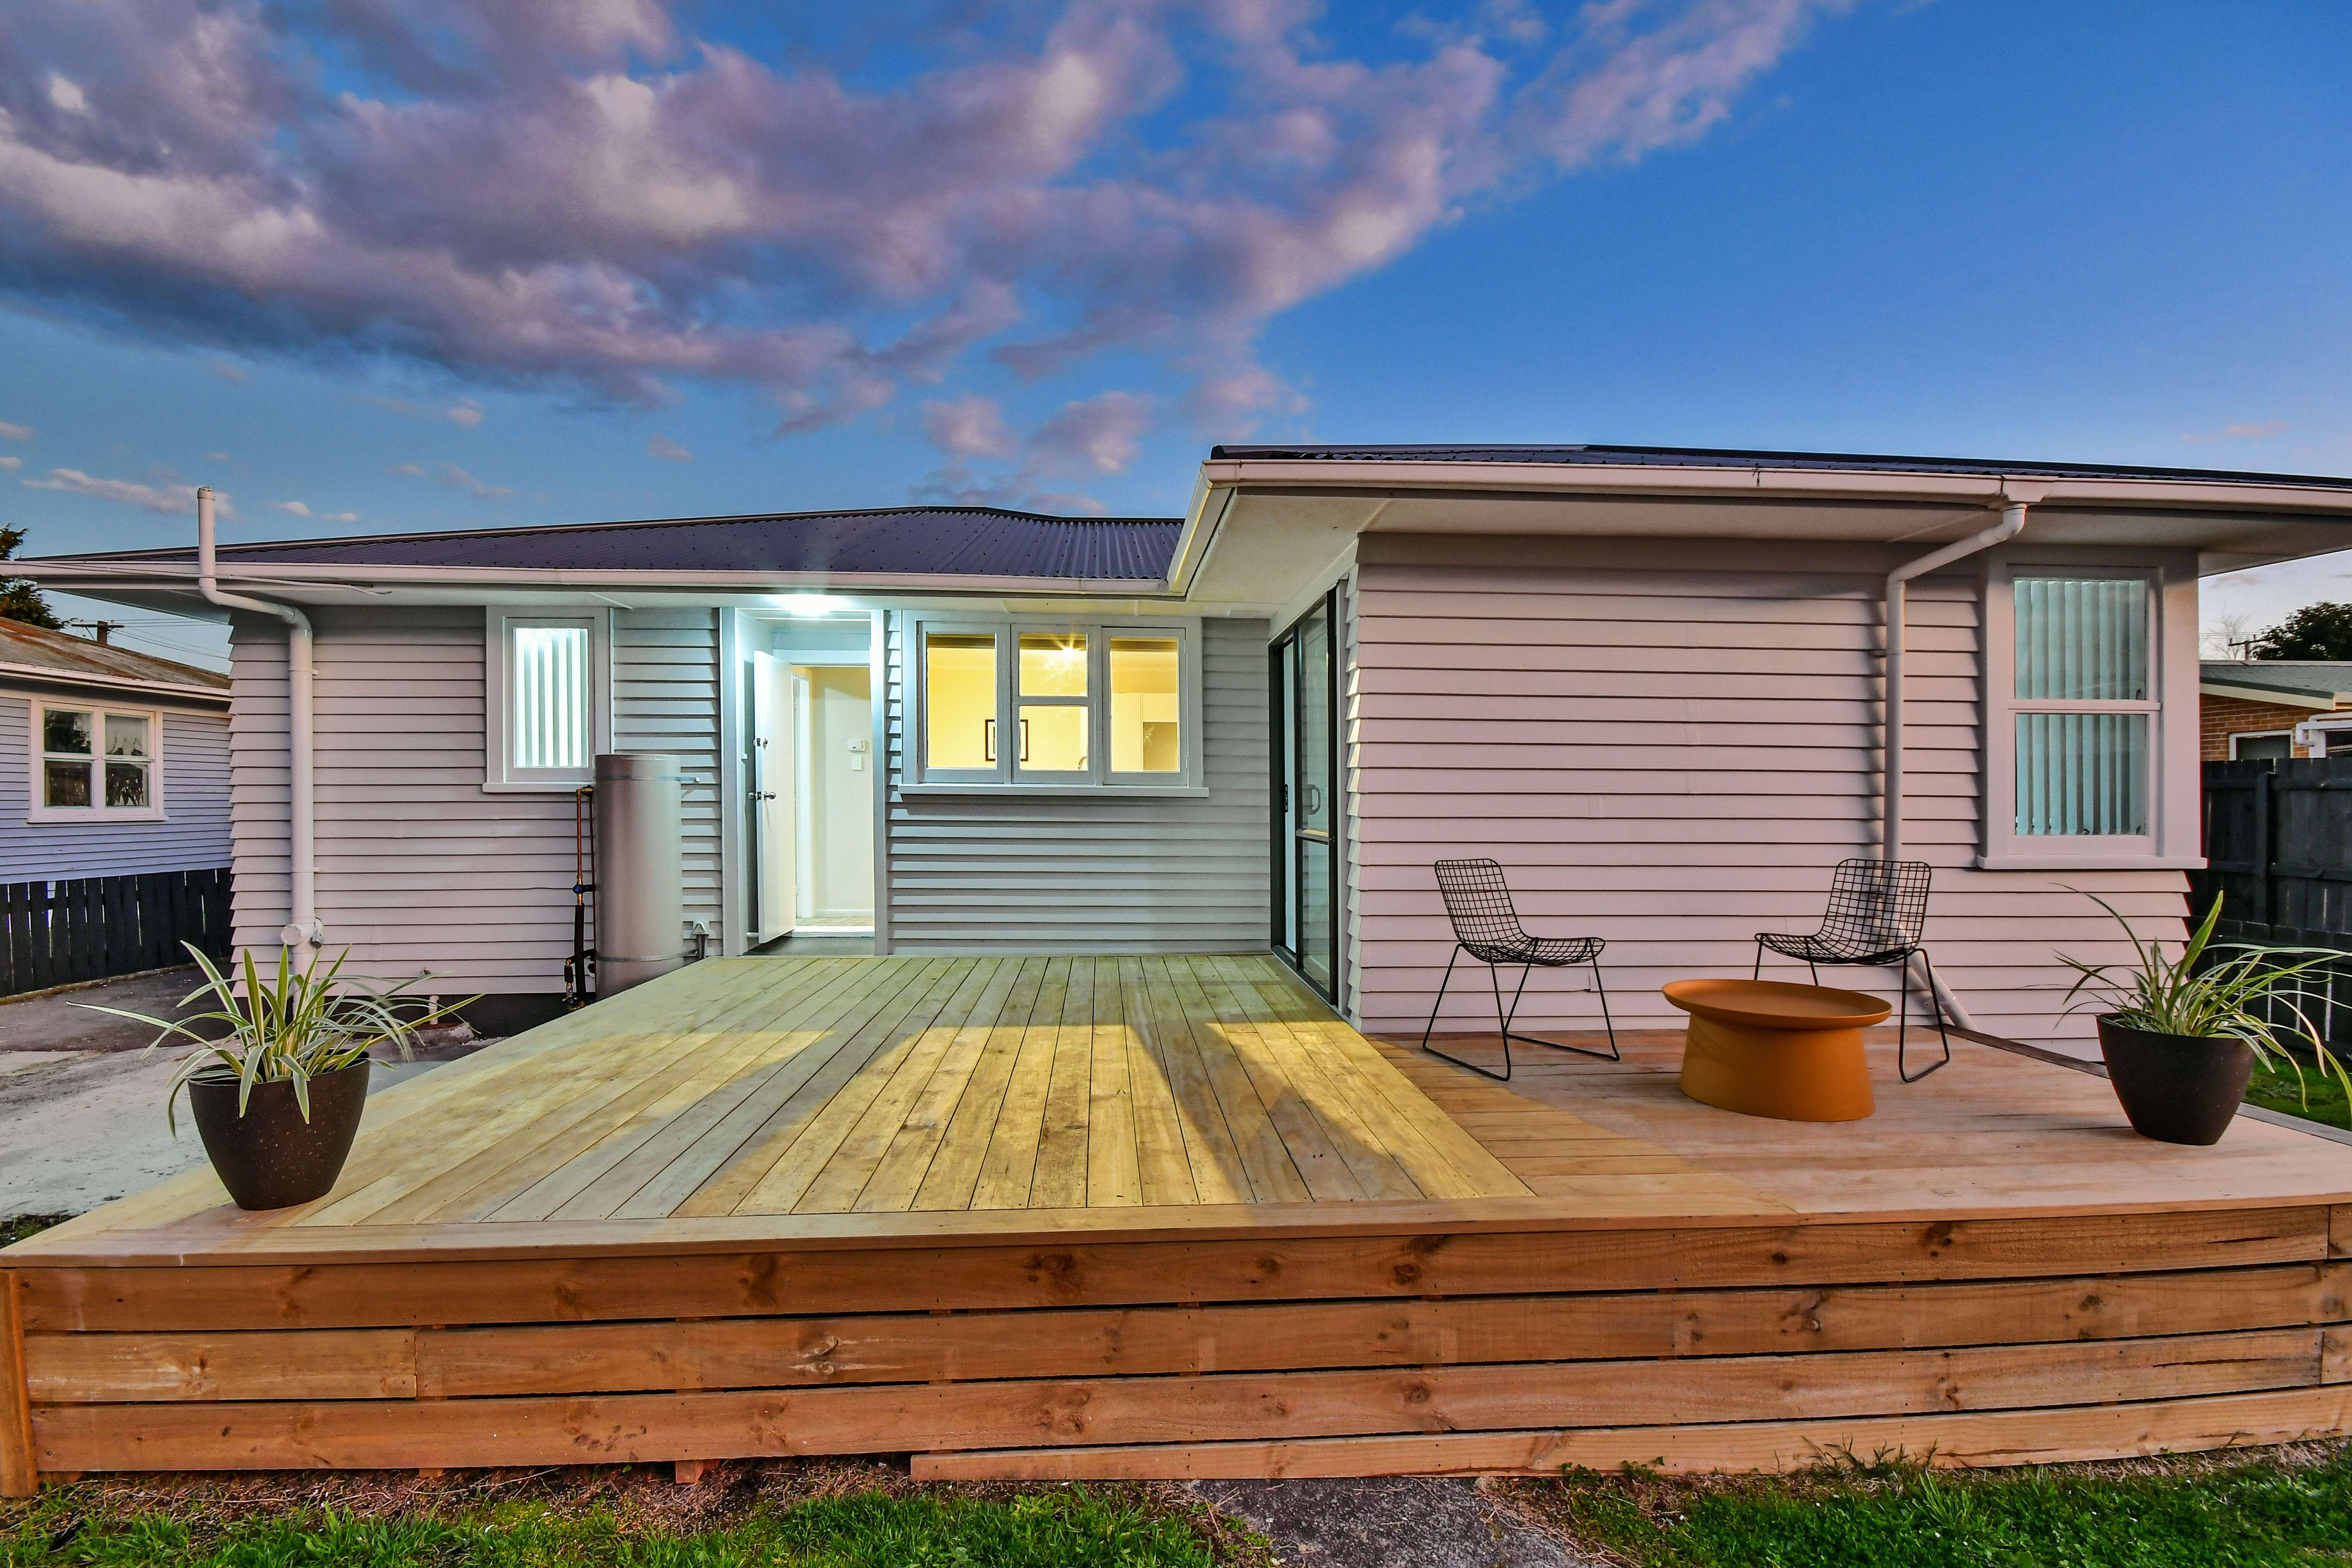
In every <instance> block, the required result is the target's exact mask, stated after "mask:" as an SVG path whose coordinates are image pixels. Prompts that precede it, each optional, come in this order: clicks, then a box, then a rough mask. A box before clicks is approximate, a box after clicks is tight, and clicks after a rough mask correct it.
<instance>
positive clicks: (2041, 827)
mask: <svg viewBox="0 0 2352 1568" xmlns="http://www.w3.org/2000/svg"><path fill="white" fill-rule="evenodd" d="M2017 831H2018V832H2020V833H2021V834H2033V835H2061V834H2063V835H2079V834H2100V835H2143V834H2146V833H2147V831H2148V822H2147V714H2145V713H2020V714H2019V715H2018V716H2017Z"/></svg>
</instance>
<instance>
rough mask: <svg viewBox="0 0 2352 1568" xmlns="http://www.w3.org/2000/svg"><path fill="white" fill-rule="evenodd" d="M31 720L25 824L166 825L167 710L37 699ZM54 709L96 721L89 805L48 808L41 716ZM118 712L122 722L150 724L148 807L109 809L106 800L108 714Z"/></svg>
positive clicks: (32, 703)
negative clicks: (165, 711) (128, 720)
mask: <svg viewBox="0 0 2352 1568" xmlns="http://www.w3.org/2000/svg"><path fill="white" fill-rule="evenodd" d="M51 709H57V710H60V711H63V712H68V713H88V714H89V715H90V716H91V717H92V718H93V719H94V720H95V721H96V729H95V733H94V734H93V736H92V738H91V742H90V744H91V747H92V751H91V755H90V763H91V766H92V769H93V772H92V774H91V777H90V800H91V802H92V804H91V805H49V804H48V800H47V796H48V779H47V768H46V767H45V766H44V764H45V763H47V761H48V758H47V755H45V754H44V753H45V751H46V748H45V746H44V745H43V738H42V723H41V718H42V715H43V714H45V713H47V712H48V711H49V710H51ZM26 710H27V711H28V713H29V714H30V718H31V724H30V729H31V735H30V737H29V742H28V744H27V745H26V757H27V759H28V764H27V766H26V795H25V805H26V812H25V820H26V822H28V823H39V824H45V825H48V824H58V823H68V822H78V823H81V824H84V825H88V824H89V823H93V822H162V821H163V820H164V816H163V710H162V709H160V708H133V707H131V706H129V705H127V704H124V703H120V702H81V701H75V700H71V699H69V698H64V697H58V698H46V697H36V698H34V699H33V700H31V701H29V702H27V703H26ZM110 713H111V714H114V715H116V716H117V717H120V718H123V719H144V720H146V721H147V743H148V756H147V804H146V805H105V804H103V803H104V801H105V799H106V773H105V763H106V716H107V715H108V714H110Z"/></svg>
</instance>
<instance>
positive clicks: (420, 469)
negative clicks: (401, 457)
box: [392, 463, 425, 479]
mask: <svg viewBox="0 0 2352 1568" xmlns="http://www.w3.org/2000/svg"><path fill="white" fill-rule="evenodd" d="M392 471H393V472H394V473H395V474H402V475H405V476H406V477H407V478H409V479H423V478H424V477H425V466H424V465H423V464H422V463H394V465H393V466H392Z"/></svg>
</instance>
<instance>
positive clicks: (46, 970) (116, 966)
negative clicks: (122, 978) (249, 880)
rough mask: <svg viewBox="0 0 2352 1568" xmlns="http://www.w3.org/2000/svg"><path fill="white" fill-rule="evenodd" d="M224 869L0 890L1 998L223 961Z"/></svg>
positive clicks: (225, 917)
mask: <svg viewBox="0 0 2352 1568" xmlns="http://www.w3.org/2000/svg"><path fill="white" fill-rule="evenodd" d="M228 921H229V902H228V868H226V867H222V868H218V869H216V870H209V871H150V872H146V873H144V874H142V875H138V876H131V877H85V878H81V879H78V880H75V881H70V882H6V883H0V996H13V995H16V994H18V993H19V992H24V991H38V990H41V989H43V988H45V987H47V986H51V985H70V984H73V983H74V982H76V981H79V980H103V979H105V978H106V977H107V976H108V975H110V974H134V973H138V972H139V971H140V970H142V969H163V968H168V967H170V966H171V965H173V964H178V963H187V962H188V954H187V950H186V949H185V948H184V947H182V946H181V945H180V944H181V943H183V942H194V943H195V945H196V946H198V947H200V948H202V949H204V950H205V953H206V954H207V955H208V956H210V957H212V958H213V959H215V960H216V961H217V960H222V959H226V957H227V956H228Z"/></svg>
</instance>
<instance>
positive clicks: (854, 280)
mask: <svg viewBox="0 0 2352 1568" xmlns="http://www.w3.org/2000/svg"><path fill="white" fill-rule="evenodd" d="M1843 4H1844V0H1653V3H1648V4H1641V5H1635V4H1631V3H1629V0H1612V3H1610V4H1601V5H1588V6H1586V7H1584V8H1583V9H1582V10H1581V11H1580V12H1577V13H1575V14H1573V15H1572V16H1569V17H1567V18H1566V19H1564V20H1561V21H1559V22H1555V23H1549V24H1548V23H1546V22H1545V20H1544V19H1543V18H1542V17H1541V16H1538V15H1536V14H1535V13H1534V12H1533V11H1532V10H1530V9H1529V8H1528V7H1527V6H1525V5H1517V4H1511V3H1506V0H1483V3H1481V4H1476V5H1470V6H1469V7H1468V8H1467V15H1466V16H1465V17H1464V18H1463V19H1461V20H1458V21H1454V22H1448V23H1444V24H1443V25H1438V24H1431V25H1426V26H1420V27H1418V28H1417V29H1407V30H1406V32H1405V33H1403V34H1401V35H1400V37H1403V38H1405V39H1406V40H1407V41H1406V44H1405V47H1402V48H1401V49H1397V50H1386V51H1383V58H1381V60H1379V61H1377V62H1374V61H1370V60H1359V59H1350V58H1342V57H1340V56H1339V55H1338V54H1337V53H1336V52H1335V51H1333V50H1332V49H1331V48H1330V47H1328V45H1326V44H1324V43H1322V42H1321V41H1319V35H1318V32H1317V31H1316V28H1315V26H1314V25H1315V23H1316V20H1317V15H1318V13H1317V8H1316V7H1315V6H1314V5H1310V4H1307V3H1305V0H1279V3H1272V4H1249V3H1244V0H1192V4H1189V5H1187V4H1181V3H1173V0H1171V3H1170V4H1165V5H1161V4H1154V3H1151V0H1064V3H1062V4H1060V5H1055V6H1049V7H1048V8H1045V9H1043V10H1040V11H1035V12H1032V11H1025V10H1013V11H1008V12H1005V13H1002V14H999V16H998V17H997V19H996V20H995V21H994V22H993V23H992V26H991V27H990V28H989V29H988V32H987V35H986V36H984V37H983V36H982V34H981V33H980V32H978V31H976V30H975V29H973V28H971V27H970V26H968V25H966V24H964V23H962V22H956V23H953V24H950V23H945V22H938V21H934V20H932V19H930V18H929V17H928V16H924V15H921V14H918V16H916V17H915V18H913V19H910V20H908V23H907V25H906V26H904V27H903V28H902V29H901V32H900V34H899V36H898V37H897V38H896V40H895V41H896V43H897V45H898V47H899V49H900V50H901V52H902V53H903V54H904V56H905V57H906V58H908V59H911V60H913V61H915V62H917V63H916V65H915V67H914V68H913V69H912V71H911V73H910V74H908V75H907V76H905V77H904V78H903V79H898V80H897V81H895V82H891V83H887V84H874V83H871V82H868V81H867V80H866V79H865V78H864V77H862V76H858V77H853V76H851V75H849V74H847V72H846V71H845V70H843V69H835V68H831V67H830V66H829V65H828V63H827V62H826V61H825V60H824V59H823V58H820V57H818V56H815V55H804V54H798V53H796V54H795V55H793V57H792V60H791V63H790V64H789V65H782V64H777V63H773V62H771V61H768V60H763V59H759V58H752V57H751V56H750V55H747V54H745V53H742V52H740V51H739V50H736V49H734V48H730V47H726V46H724V45H722V44H719V43H716V42H710V41H705V40H698V39H697V38H695V37H692V36H691V35H690V34H689V33H688V31H686V30H685V29H683V28H682V27H681V26H679V23H678V20H677V15H676V14H674V13H675V12H676V10H677V8H676V7H675V6H674V5H672V4H670V3H669V0H596V3H594V4H582V5H548V4H542V3H537V0H338V3H337V4H335V5H330V6H325V7H277V6H270V5H264V4H262V3H261V0H121V3H120V4H116V5H107V6H93V5H87V4H84V3H82V0H17V4H16V5H13V6H12V7H11V13H10V37H9V39H8V40H7V42H6V43H5V45H0V273H5V275H6V276H8V277H9V278H11V279H12V280H13V282H12V288H13V289H14V291H15V292H16V293H17V294H18V295H20V296H21V297H24V298H26V299H28V300H31V301H33V302H35V303H36V304H37V305H39V306H42V307H45V308H46V307H53V306H57V305H59V304H64V305H71V306H78V307H81V308H86V309H90V310H96V311H100V312H103V313H104V314H106V315H108V316H109V317H110V318H111V319H114V320H117V321H126V322H129V323H131V324H132V327H133V328H134V329H135V330H139V331H145V332H148V333H150V334H152V335H160V336H163V337H171V338H178V339H180V340H183V341H186V342H191V343H196V344H203V345H208V346H215V347H225V348H227V349H229V350H231V351H233V352H235V353H238V354H240V355H247V356H251V355H257V354H262V353H321V354H339V353H349V352H352V351H359V352H364V353H390V354H393V355H395V356H398V357H402V358H404V359H407V360H410V361H413V362H417V363H425V364H429V365H436V366H440V367H443V368H445V369H446V370H449V371H451V372H454V373H456V374H459V375H461V376H465V377H467V378H469V379H472V380H474V381H476V382H478V383H503V384H516V385H527V386H528V385H552V386H559V387H561V386H570V387H574V388H586V389H589V390H591V391H593V393H595V394H598V395H603V396H605V397H608V398H614V399H623V400H630V401H635V402H638V403H641V404H646V405H658V404H661V403H664V402H666V401H667V400H669V399H670V398H672V397H673V396H674V395H675V391H674V388H673V384H675V383H678V382H683V381H711V382H722V383H730V382H731V383H737V384H746V385H749V386H751V387H754V388H757V389H758V390H759V392H760V393H761V395H763V396H765V397H766V398H768V399H770V400H771V401H772V404H773V405H774V406H775V408H776V409H777V425H778V428H780V429H782V430H784V431H788V432H789V431H797V430H808V429H815V428H819V427H822V426H826V425H830V424H837V423H840V422H843V421H845V420H851V419H856V418H857V417H859V416H863V415H865V414H866V413H867V412H869V411H871V410H873V409H875V408H877V407H879V406H881V405H883V404H885V403H887V402H888V401H889V400H890V399H891V398H892V397H893V396H895V395H897V394H898V391H899V390H900V389H901V388H903V387H904V386H906V385H907V384H910V383H913V384H933V383H936V382H938V381H939V380H940V379H941V378H942V377H943V376H944V375H946V374H948V373H949V372H950V370H951V369H952V368H954V367H955V366H957V365H959V364H961V363H965V361H966V359H967V357H968V356H970V355H971V354H973V353H982V352H992V353H995V355H996V356H997V358H998V360H999V361H1000V362H1001V363H1003V364H1005V365H1006V366H1009V367H1010V368H1012V369H1013V370H1015V371H1016V372H1018V373H1019V374H1023V375H1026V376H1043V375H1053V374H1062V373H1064V372H1066V371H1067V370H1069V369H1070V368H1071V367H1072V366H1074V365H1076V363H1080V362H1081V361H1084V360H1085V359H1087V357H1088V356H1090V355H1093V354H1097V353H1102V352H1104V351H1107V350H1114V349H1118V350H1129V351H1137V352H1140V353H1144V354H1146V355H1149V356H1156V357H1158V358H1159V359H1160V361H1161V362H1162V363H1165V364H1166V365H1168V366H1170V367H1171V368H1172V369H1173V370H1174V371H1175V372H1176V374H1177V375H1178V376H1179V377H1180V378H1181V379H1182V380H1184V381H1186V382H1188V383H1191V384H1195V385H1196V386H1197V387H1198V388H1199V389H1200V391H1199V393H1198V395H1194V396H1192V397H1191V398H1188V399H1185V400H1183V401H1182V404H1181V405H1182V406H1184V407H1186V408H1188V409H1189V410H1190V411H1191V412H1192V414H1193V416H1195V417H1197V418H1202V419H1213V420H1217V421H1221V422H1223V426H1225V428H1224V429H1223V430H1221V431H1220V432H1219V433H1231V430H1232V429H1233V428H1234V427H1236V426H1245V425H1246V424H1247V422H1248V421H1249V420H1250V419H1252V418H1254V417H1257V416H1262V415H1263V414H1264V413H1265V412H1266V411H1267V410H1269V409H1273V408H1276V407H1279V406H1282V405H1284V404H1285V403H1286V402H1288V401H1291V400H1294V399H1295V394H1292V393H1290V392H1288V391H1287V390H1286V389H1283V388H1281V387H1280V386H1279V384H1273V385H1269V384H1268V382H1269V380H1270V379H1271V378H1270V375H1269V373H1267V372H1265V369H1264V367H1262V366H1260V365H1258V364H1257V363H1256V356H1255V337H1256V333H1257V331H1258V330H1259V328H1260V327H1261V326H1262V325H1263V324H1264V323H1265V321H1267V320H1268V319H1269V318H1270V317H1272V316H1274V315H1276V314H1277V313H1279V312H1280V311H1283V310H1287V309H1289V308H1290V307H1291V306H1293V305H1295V304H1297V303H1298V302H1299V301H1301V300H1307V299H1310V298H1312V297H1314V296H1315V295H1317V294H1318V293H1320V292H1323V291H1326V290H1328V289H1333V288H1335V287H1338V286H1339V285H1340V284H1342V283H1345V282H1346V281H1348V280H1349V279H1352V278H1356V277H1360V276H1361V275H1362V274H1364V273H1365V272H1367V271H1370V270H1372V269H1374V268H1380V267H1381V266H1384V265H1386V264H1387V263H1388V262H1390V261H1391V260H1393V259H1394V258H1397V257H1399V256H1401V255H1402V254H1404V253H1405V252H1407V251H1409V250H1410V249H1412V247H1414V246H1415V245H1417V244H1419V243H1420V242H1421V241H1422V240H1423V238H1424V237H1426V236H1427V235H1428V234H1430V233H1431V232H1432V231H1433V229H1435V228H1438V227H1440V226H1444V225H1446V224H1448V223H1451V222H1453V221H1454V220H1455V219H1456V218H1457V217H1458V216H1460V214H1461V212H1462V211H1463V210H1464V205H1465V203H1466V202H1468V201H1471V200H1472V199H1474V198H1477V197H1480V196H1492V195H1507V194H1509V193H1511V192H1514V191H1517V190H1519V189H1523V188H1526V187H1528V186H1529V185H1531V184H1534V183H1535V182H1536V181H1537V180H1538V179H1539V178H1542V177H1546V176H1549V175H1554V174H1559V173H1561V172H1566V171H1572V170H1575V169H1578V168H1580V167H1583V166H1586V165H1588V164H1590V163H1594V162H1597V161H1602V160H1616V161H1627V160H1633V159H1638V158H1640V157H1643V156H1645V155H1648V154H1650V153H1655V152H1658V151H1661V150H1664V149H1669V148H1673V147H1676V146H1680V145H1683V144H1685V143H1687V142H1691V141H1693V140H1695V139H1696V138H1698V137H1701V136H1704V135H1705V134H1706V132H1708V130H1709V129H1710V128H1712V127H1714V126H1716V125H1717V124H1719V123H1721V122H1722V121H1724V120H1725V119H1726V118H1727V116H1728V115H1729V114H1730V113H1732V112H1733V110H1734V108H1735V107H1736V105H1737V103H1738V100H1739V97H1740V94H1741V93H1742V92H1743V91H1744V90H1746V89H1748V87H1749V86H1750V85H1751V84H1752V83H1753V82H1754V81H1755V79H1757V78H1758V77H1759V75H1760V74H1762V73H1763V72H1764V71H1766V70H1768V69H1769V68H1771V66H1772V65H1773V64H1774V63H1775V62H1777V61H1778V60H1779V59H1780V58H1783V57H1784V56H1785V55H1786V54H1787V52H1788V51H1789V50H1790V48H1792V47H1795V45H1796V43H1797V42H1798V40H1799V39H1801V37H1802V36H1803V34H1804V31H1805V29H1806V27H1807V26H1808V25H1809V24H1810V22H1811V20H1812V18H1813V17H1815V16H1818V15H1820V14H1822V13H1823V12H1827V11H1836V10H1840V9H1843ZM1413 40H1418V41H1417V42H1415V41H1413ZM328 62H333V63H334V65H335V69H334V70H332V71H331V72H330V71H328V70H327V69H326V65H327V64H328ZM52 79H58V80H66V81H69V82H70V83H71V85H72V88H73V91H72V92H71V93H69V94H64V95H60V94H59V93H58V92H57V91H56V90H55V89H53V88H52V86H51V82H52ZM330 84H331V85H330ZM1180 91H1182V92H1185V93H1187V94H1188V95H1194V96H1188V97H1187V99H1186V110H1185V115H1184V129H1182V130H1181V132H1172V133H1171V132H1167V131H1165V130H1164V129H1162V128H1161V127H1160V124H1159V122H1158V121H1154V120H1153V119H1152V117H1153V116H1155V115H1157V114H1158V113H1159V111H1160V110H1162V109H1163V108H1165V107H1166V106H1167V105H1168V104H1170V103H1171V101H1172V100H1174V98H1175V96H1176V95H1177V94H1178V93H1179V92H1180ZM61 96H62V97H63V98H64V99H65V100H69V101H68V102H60V97H61ZM1196 97H1197V102H1196V101H1195V98H1196ZM221 363H226V362H221ZM472 406H473V405H457V408H458V409H466V408H470V407H472ZM1170 406H1171V407H1173V406H1177V404H1175V403H1171V405H1170ZM429 412H431V413H433V414H434V416H437V417H444V418H449V419H452V420H454V421H456V422H457V423H460V424H464V423H467V420H465V419H463V418H460V417H459V416H458V413H457V410H455V409H453V410H435V411H429ZM1095 417H1096V418H1097V420H1100V419H1102V418H1104V417H1106V416H1100V415H1097V416H1095ZM474 418H476V419H478V411H477V412H476V413H475V415H474ZM1117 449H1118V448H1117V443H1116V442H1113V443H1112V444H1111V445H1110V446H1108V447H1093V448H1088V449H1087V455H1086V456H1085V457H1084V459H1083V466H1091V467H1092V468H1094V470H1095V471H1097V472H1100V471H1109V470H1107V469H1104V468H1101V466H1100V460H1101V459H1100V455H1101V454H1102V453H1108V452H1115V451H1116V450H1117Z"/></svg>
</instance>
